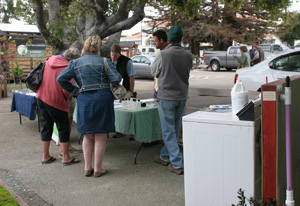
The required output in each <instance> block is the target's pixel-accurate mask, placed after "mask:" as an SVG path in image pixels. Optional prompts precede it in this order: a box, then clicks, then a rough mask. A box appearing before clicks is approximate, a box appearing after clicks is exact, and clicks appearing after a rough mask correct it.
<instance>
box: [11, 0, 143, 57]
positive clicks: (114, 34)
mask: <svg viewBox="0 0 300 206" xmlns="http://www.w3.org/2000/svg"><path fill="white" fill-rule="evenodd" d="M147 1H148V0H116V1H114V0H16V6H15V7H14V9H15V10H14V11H13V14H14V17H15V18H20V17H22V18H23V20H24V21H26V22H29V23H33V22H34V23H35V24H36V25H37V27H38V29H39V31H40V33H41V35H42V36H43V38H44V39H45V40H46V42H47V43H48V44H49V45H51V46H53V47H54V48H56V49H58V50H64V49H66V48H68V46H69V45H70V44H72V43H73V42H74V41H75V40H80V41H82V42H83V41H84V40H85V39H86V37H88V36H90V35H99V36H100V37H101V38H102V39H104V38H106V37H109V38H108V41H107V42H106V44H104V45H102V47H101V52H104V53H107V51H108V49H109V46H110V45H111V44H112V43H118V42H119V41H120V35H121V31H122V30H126V29H130V28H132V27H133V26H134V25H135V24H137V23H138V22H139V21H141V20H142V19H143V18H144V16H145V13H144V7H145V5H146V3H147ZM33 17H34V18H33Z"/></svg>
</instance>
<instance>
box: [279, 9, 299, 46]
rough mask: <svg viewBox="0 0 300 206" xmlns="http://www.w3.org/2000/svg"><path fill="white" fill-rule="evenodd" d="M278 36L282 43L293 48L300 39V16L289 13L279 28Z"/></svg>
mask: <svg viewBox="0 0 300 206" xmlns="http://www.w3.org/2000/svg"><path fill="white" fill-rule="evenodd" d="M278 34H279V36H280V40H281V41H284V42H287V43H288V44H289V45H290V46H293V45H294V42H295V40H298V39H300V14H299V13H293V12H291V13H287V14H286V16H284V18H283V22H282V23H281V25H280V26H279V28H278Z"/></svg>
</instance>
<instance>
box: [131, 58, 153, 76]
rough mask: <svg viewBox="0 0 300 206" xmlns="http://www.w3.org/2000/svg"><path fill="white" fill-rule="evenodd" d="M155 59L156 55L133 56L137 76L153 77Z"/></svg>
mask: <svg viewBox="0 0 300 206" xmlns="http://www.w3.org/2000/svg"><path fill="white" fill-rule="evenodd" d="M154 59H155V56H151V55H137V56H133V57H131V60H132V64H133V68H134V71H135V77H136V78H150V79H153V76H152V75H151V65H152V63H153V62H154Z"/></svg>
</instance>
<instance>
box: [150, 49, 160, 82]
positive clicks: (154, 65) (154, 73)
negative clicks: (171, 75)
mask: <svg viewBox="0 0 300 206" xmlns="http://www.w3.org/2000/svg"><path fill="white" fill-rule="evenodd" d="M161 69H162V57H161V52H158V53H157V55H156V56H155V60H154V62H153V63H152V66H151V74H152V76H154V77H156V78H157V77H158V76H159V74H160V72H161Z"/></svg>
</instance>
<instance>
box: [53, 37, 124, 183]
mask: <svg viewBox="0 0 300 206" xmlns="http://www.w3.org/2000/svg"><path fill="white" fill-rule="evenodd" d="M100 44H101V40H100V37H99V36H90V37H88V38H87V39H86V41H85V42H84V47H83V51H82V53H83V56H82V57H81V58H79V59H76V60H74V61H70V64H69V66H68V67H67V68H66V69H65V70H64V71H63V72H61V73H60V75H59V76H58V77H57V79H56V80H57V82H58V84H59V85H60V86H61V87H62V88H63V89H65V90H66V91H68V92H69V93H70V94H71V95H73V96H74V97H77V131H78V133H79V135H84V136H83V142H82V148H83V156H84V160H85V167H84V175H85V176H92V175H94V177H100V176H101V175H103V174H105V173H106V170H104V169H103V168H102V160H103V157H104V152H105V148H106V134H107V133H111V132H115V114H114V98H113V95H112V93H111V91H110V89H109V82H108V81H110V82H111V83H112V84H116V85H117V84H119V82H120V81H121V78H122V77H121V75H120V74H119V73H118V72H117V70H116V68H115V67H114V66H113V64H112V63H111V62H110V61H108V68H107V73H108V75H106V72H105V67H104V61H103V57H100V56H99V54H100V50H99V49H100ZM72 78H74V80H75V82H76V83H77V85H78V87H76V86H73V85H72V84H71V83H70V82H69V81H70V80H71V79H72ZM108 78H109V80H108ZM94 149H95V151H94V169H93V167H92V155H93V150H94Z"/></svg>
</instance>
